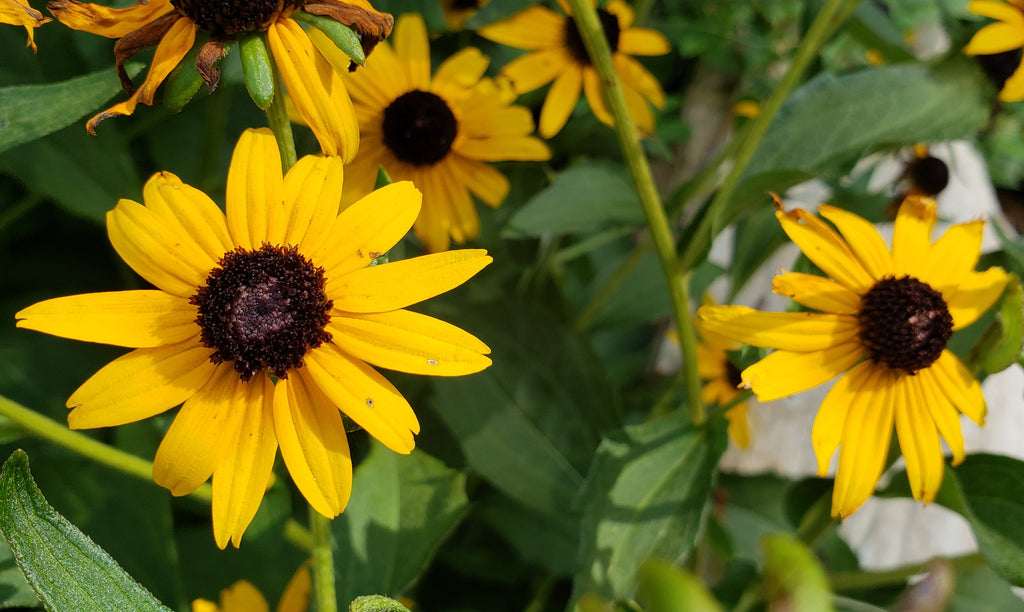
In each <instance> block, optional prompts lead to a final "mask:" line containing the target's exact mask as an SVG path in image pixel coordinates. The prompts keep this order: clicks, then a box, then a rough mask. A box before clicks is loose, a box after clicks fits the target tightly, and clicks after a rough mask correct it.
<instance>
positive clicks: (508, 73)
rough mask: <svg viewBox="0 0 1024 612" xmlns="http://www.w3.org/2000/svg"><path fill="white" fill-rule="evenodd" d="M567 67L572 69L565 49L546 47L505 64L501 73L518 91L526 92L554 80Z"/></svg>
mask: <svg viewBox="0 0 1024 612" xmlns="http://www.w3.org/2000/svg"><path fill="white" fill-rule="evenodd" d="M566 69H570V64H569V60H568V58H567V57H566V55H565V52H564V51H562V50H561V49H544V50H542V51H535V52H533V53H530V54H528V55H524V56H522V57H517V58H516V59H514V60H512V61H511V62H509V63H507V64H505V66H504V67H503V68H502V69H501V74H502V76H504V77H506V78H507V79H508V80H509V81H510V82H511V83H512V87H513V88H515V90H516V93H519V94H524V93H526V92H529V91H533V90H534V89H537V88H539V87H543V86H544V85H547V84H548V83H550V82H551V81H554V80H555V78H556V77H557V76H558V75H559V74H561V73H562V71H563V70H566Z"/></svg>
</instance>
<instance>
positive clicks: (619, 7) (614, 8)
mask: <svg viewBox="0 0 1024 612" xmlns="http://www.w3.org/2000/svg"><path fill="white" fill-rule="evenodd" d="M604 10H606V11H608V13H610V14H612V15H614V16H615V19H616V21H618V24H619V31H623V32H624V31H626V30H628V29H629V26H631V25H633V21H634V20H635V19H636V13H634V12H633V9H632V8H630V6H629V5H628V4H626V3H625V2H623V1H622V0H609V2H608V3H606V4H605V5H604Z"/></svg>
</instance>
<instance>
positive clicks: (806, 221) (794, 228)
mask: <svg viewBox="0 0 1024 612" xmlns="http://www.w3.org/2000/svg"><path fill="white" fill-rule="evenodd" d="M775 217H776V218H777V219H778V220H779V223H780V224H781V225H782V229H783V231H785V232H786V234H787V235H788V236H789V238H790V240H792V241H793V242H794V243H795V244H796V245H797V246H798V247H800V250H801V251H803V253H804V255H806V256H807V258H808V259H810V260H811V262H813V263H814V265H816V266H818V267H819V268H821V269H822V271H823V272H825V274H827V275H829V276H830V277H831V278H832V279H833V280H835V281H836V282H838V283H841V284H843V285H845V286H847V287H849V288H850V289H852V290H853V291H855V292H856V293H857V294H863V293H864V292H866V291H867V290H868V289H870V288H871V286H872V285H873V284H874V279H873V278H872V277H871V275H870V274H868V272H867V270H865V269H864V266H862V265H861V263H860V260H858V259H857V256H856V255H854V254H853V251H851V250H850V247H849V246H847V244H846V243H845V242H844V241H843V239H842V238H840V237H839V235H838V234H836V233H835V232H834V231H833V230H832V228H830V227H829V226H828V225H826V224H825V222H824V221H822V220H821V219H819V218H817V217H815V216H814V215H812V214H810V213H808V212H807V211H805V210H802V209H799V208H797V209H794V210H791V211H789V212H783V211H777V212H776V213H775Z"/></svg>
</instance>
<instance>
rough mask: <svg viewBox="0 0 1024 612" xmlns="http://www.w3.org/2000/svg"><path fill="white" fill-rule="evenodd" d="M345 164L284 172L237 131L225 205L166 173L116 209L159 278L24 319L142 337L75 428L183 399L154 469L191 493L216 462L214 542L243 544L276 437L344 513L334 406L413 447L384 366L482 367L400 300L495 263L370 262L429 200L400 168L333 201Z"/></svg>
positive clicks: (347, 468) (468, 345)
mask: <svg viewBox="0 0 1024 612" xmlns="http://www.w3.org/2000/svg"><path fill="white" fill-rule="evenodd" d="M342 183H343V181H342V163H341V160H340V159H339V158H337V157H319V156H307V157H304V158H302V159H301V160H299V162H298V163H297V164H296V165H295V166H294V167H293V168H292V169H291V170H289V171H288V173H287V174H286V175H285V176H283V177H282V174H281V159H280V156H279V154H278V149H277V144H276V142H275V140H274V137H273V135H272V134H271V133H270V131H269V130H266V129H262V130H247V131H246V132H245V133H244V134H243V135H242V137H241V138H240V139H239V142H238V145H237V147H236V148H235V152H234V155H233V157H232V160H231V167H230V170H229V171H228V182H227V198H226V199H227V205H226V213H227V214H226V216H225V214H224V213H222V212H221V210H220V209H219V208H218V207H217V205H216V204H214V203H213V201H212V200H210V198H209V197H207V196H206V195H205V194H203V193H202V192H201V191H198V190H197V189H194V188H192V187H190V186H188V185H186V184H185V183H183V182H181V181H180V180H179V179H178V178H177V177H176V176H174V175H173V174H170V173H168V172H161V173H158V174H156V175H155V176H153V177H152V178H151V179H150V180H149V181H148V182H147V183H146V185H145V189H144V192H143V196H144V199H145V205H142V204H139V203H137V202H133V201H131V200H121V201H120V202H119V203H118V205H117V207H116V208H115V209H114V210H113V211H111V212H109V213H107V232H108V234H109V236H110V241H111V243H112V244H113V246H114V249H115V250H116V251H117V252H118V254H119V255H120V256H121V257H122V258H123V259H124V260H125V262H127V263H128V265H129V266H131V267H132V269H134V270H135V271H136V272H138V273H139V275H141V276H142V277H143V278H145V279H146V280H147V281H149V282H150V283H152V284H153V285H155V286H156V287H157V289H155V290H139V291H116V292H108V293H92V294H85V295H77V296H70V297H62V298H55V299H51V300H46V301H44V302H40V303H38V304H35V305H33V306H29V307H28V308H26V309H24V310H22V311H21V312H19V313H17V315H16V316H17V318H18V326H19V327H24V328H28V329H34V330H38V331H42V332H45V333H49V334H53V335H56V336H62V337H65V338H72V339H76V340H84V341H89V342H101V343H105V344H112V345H116V346H123V347H127V348H132V349H135V350H133V351H131V352H130V353H128V354H126V355H124V356H122V357H120V358H118V359H116V360H114V361H113V362H111V363H109V364H108V365H106V366H105V367H103V368H102V369H101V370H100V371H99V372H97V373H96V374H94V375H93V376H92V377H91V378H89V379H88V380H87V381H86V382H85V383H84V384H82V386H81V387H79V388H78V390H76V391H75V392H74V393H73V394H72V395H71V397H70V398H69V399H68V401H67V405H68V407H69V408H71V409H72V411H71V413H70V414H69V416H68V423H69V425H70V426H71V427H72V428H73V429H88V428H93V427H111V426H114V425H121V424H124V423H131V422H134V421H138V420H141V419H144V418H147V417H150V416H153V415H156V414H159V413H161V412H164V411H166V410H168V409H170V408H173V407H174V406H177V405H178V404H182V402H184V404H183V405H182V407H181V410H180V411H179V412H178V414H177V416H175V418H174V422H173V424H172V425H171V427H170V429H169V430H168V431H167V434H166V436H165V437H164V439H163V442H162V443H161V444H160V448H159V450H158V451H157V454H156V459H155V461H154V467H153V479H154V480H155V481H156V482H157V483H158V484H160V485H162V486H164V487H167V488H168V489H170V491H171V493H172V494H174V495H185V494H187V493H189V492H191V491H193V490H195V489H196V487H198V486H199V485H200V484H202V483H203V482H205V481H206V480H207V479H208V478H210V476H211V475H212V476H213V531H214V537H215V539H216V541H217V544H218V546H220V547H221V548H223V547H225V546H226V545H227V543H228V541H229V540H230V541H231V542H232V543H233V544H234V545H235V546H238V544H239V541H240V540H241V537H242V534H243V533H244V531H245V529H246V527H247V526H248V525H249V522H250V521H251V520H252V517H253V515H254V514H255V513H256V510H257V508H258V507H259V504H260V500H261V499H262V498H263V492H264V490H265V488H266V485H267V481H268V478H269V477H270V475H271V468H272V467H273V464H274V457H275V455H276V452H277V448H278V447H280V449H281V455H282V457H283V458H284V463H285V466H286V467H287V468H288V472H289V473H290V474H291V476H292V479H293V480H294V481H295V484H296V486H297V487H298V489H299V491H301V492H302V494H303V495H304V496H305V497H306V499H307V500H308V501H309V503H310V505H311V506H312V507H313V508H315V509H316V510H317V511H318V512H320V513H321V514H323V515H325V516H329V517H333V516H336V515H338V514H339V513H340V512H341V511H342V510H343V509H344V508H345V505H346V504H347V503H348V497H349V492H350V489H351V485H352V473H351V472H352V465H351V460H350V458H349V450H348V443H347V441H346V438H345V426H344V424H343V422H342V418H341V413H344V414H345V415H347V416H348V417H349V418H350V419H351V420H352V421H354V422H355V423H356V424H358V425H359V426H361V427H362V428H364V429H365V430H366V431H367V432H368V433H369V434H370V435H372V436H374V437H375V438H377V439H378V440H380V441H381V442H382V443H383V444H384V445H385V446H387V447H388V448H390V449H392V450H394V451H396V452H399V453H408V452H410V451H411V450H412V449H413V446H414V444H415V443H414V440H413V435H414V434H416V433H418V432H419V422H418V421H417V419H416V415H415V414H414V413H413V411H412V408H411V407H410V406H409V404H408V402H406V401H405V399H404V398H403V397H402V395H401V394H400V393H399V392H398V390H397V389H395V387H393V386H392V385H391V384H390V383H389V382H388V381H387V379H385V378H384V377H383V376H382V375H381V374H379V373H378V372H377V371H376V370H374V369H373V368H371V367H370V366H369V365H367V362H369V363H373V364H375V365H378V366H381V367H384V368H388V369H392V370H398V371H402V372H410V373H415V374H433V375H438V376H459V375H462V374H469V373H472V372H477V371H480V370H482V369H484V368H486V367H487V366H488V365H490V360H489V359H488V358H487V357H485V355H486V354H487V353H489V349H488V348H487V346H486V345H484V344H483V343H482V342H480V341H479V340H478V339H476V338H475V337H473V336H472V335H470V334H468V333H466V332H464V331H462V330H461V329H459V328H457V327H454V326H452V325H449V324H448V323H445V322H443V321H439V320H437V319H434V318H431V317H428V316H425V315H422V314H417V313H414V312H411V311H408V310H405V307H406V306H409V305H411V304H415V303H417V302H420V301H423V300H425V299H428V298H430V297H433V296H435V295H438V294H440V293H443V292H445V291H448V290H449V289H452V288H453V287H456V286H458V285H460V284H462V283H463V282H464V281H466V280H467V279H468V278H470V277H471V276H473V275H474V274H476V273H477V272H478V271H479V270H481V269H482V268H483V267H484V266H486V265H487V264H488V263H489V262H490V261H491V258H490V257H488V256H487V255H486V254H485V253H484V251H481V250H462V251H452V252H448V253H440V254H437V255H430V256H424V257H416V258H413V259H409V260H405V261H398V262H392V263H387V264H382V265H373V266H369V264H371V263H372V262H373V261H374V260H375V259H377V258H378V257H380V256H381V255H382V254H383V253H385V252H387V251H388V249H390V248H391V247H392V246H394V245H395V244H396V243H397V242H398V241H399V240H400V239H401V238H402V237H403V236H404V235H405V234H406V232H407V231H408V229H409V227H410V226H411V225H412V222H413V220H414V219H415V218H416V215H417V214H418V213H419V209H420V194H419V192H418V191H416V189H415V188H414V187H413V186H412V185H411V184H410V183H408V182H400V183H394V184H392V185H389V186H387V187H384V188H382V189H378V190H377V191H374V192H373V193H371V194H369V195H367V196H366V197H364V198H363V199H361V200H359V201H358V202H356V203H354V204H352V205H351V206H349V207H348V208H346V209H345V210H344V211H342V212H341V213H340V214H339V213H338V209H339V202H340V199H341V190H342Z"/></svg>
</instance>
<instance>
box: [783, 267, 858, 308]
mask: <svg viewBox="0 0 1024 612" xmlns="http://www.w3.org/2000/svg"><path fill="white" fill-rule="evenodd" d="M772 291H774V292H775V293H778V294H779V295H785V296H787V297H790V298H792V299H793V300H794V301H796V302H797V303H798V304H802V305H804V306H806V307H808V308H813V309H815V310H820V311H822V312H831V313H835V314H845V315H856V314H857V313H858V312H860V296H859V295H857V294H856V293H854V292H853V291H851V290H850V289H848V288H846V287H844V286H843V285H840V284H839V283H837V282H835V281H831V280H829V279H827V278H824V277H821V276H818V275H816V274H802V273H800V272H786V273H785V274H780V275H778V276H776V277H774V278H772Z"/></svg>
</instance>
